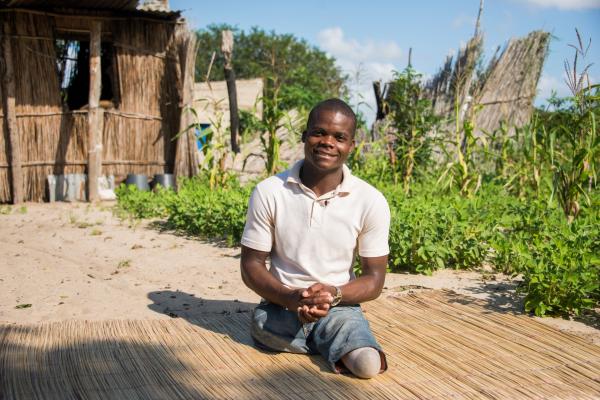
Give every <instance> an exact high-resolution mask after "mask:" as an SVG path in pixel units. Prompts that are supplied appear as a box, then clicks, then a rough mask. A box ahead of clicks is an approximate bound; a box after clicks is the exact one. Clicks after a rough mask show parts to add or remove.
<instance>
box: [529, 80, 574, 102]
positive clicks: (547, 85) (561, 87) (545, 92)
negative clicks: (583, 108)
mask: <svg viewBox="0 0 600 400" xmlns="http://www.w3.org/2000/svg"><path fill="white" fill-rule="evenodd" d="M552 91H555V92H556V94H557V95H558V97H565V96H568V95H569V94H570V93H569V89H568V88H567V85H566V84H565V82H564V80H563V79H562V78H557V77H556V76H553V75H548V74H542V76H541V77H540V81H539V82H538V87H537V96H536V97H535V104H537V105H542V104H546V100H548V99H549V98H550V96H551V95H552Z"/></svg>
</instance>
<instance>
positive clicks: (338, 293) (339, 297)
mask: <svg viewBox="0 0 600 400" xmlns="http://www.w3.org/2000/svg"><path fill="white" fill-rule="evenodd" d="M334 288H335V296H333V301H332V302H331V307H335V306H337V305H338V304H340V303H341V301H342V289H340V288H339V287H338V286H334Z"/></svg>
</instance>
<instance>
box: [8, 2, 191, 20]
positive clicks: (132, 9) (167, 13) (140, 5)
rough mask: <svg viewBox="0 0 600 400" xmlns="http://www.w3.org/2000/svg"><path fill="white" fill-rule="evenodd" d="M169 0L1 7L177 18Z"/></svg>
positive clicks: (15, 4) (13, 3)
mask: <svg viewBox="0 0 600 400" xmlns="http://www.w3.org/2000/svg"><path fill="white" fill-rule="evenodd" d="M168 3H169V2H168V0H144V1H138V0H0V8H26V9H40V10H46V11H56V10H66V9H70V10H94V11H117V12H127V13H135V14H138V15H148V16H154V17H159V18H167V19H177V18H179V17H180V16H181V13H180V12H179V11H173V10H170V9H169V4H168Z"/></svg>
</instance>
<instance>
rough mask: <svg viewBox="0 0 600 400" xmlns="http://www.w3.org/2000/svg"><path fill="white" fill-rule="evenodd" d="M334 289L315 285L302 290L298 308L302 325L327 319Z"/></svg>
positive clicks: (318, 284) (320, 284)
mask: <svg viewBox="0 0 600 400" xmlns="http://www.w3.org/2000/svg"><path fill="white" fill-rule="evenodd" d="M332 290H333V291H335V289H334V288H332V287H331V286H328V285H324V284H322V283H315V284H313V285H311V286H309V287H308V288H306V289H304V290H302V292H301V294H300V301H299V307H298V318H299V319H300V322H302V323H309V322H316V321H318V320H319V319H321V318H323V317H325V316H326V315H327V313H328V312H329V309H330V308H331V302H332V301H333V295H332Z"/></svg>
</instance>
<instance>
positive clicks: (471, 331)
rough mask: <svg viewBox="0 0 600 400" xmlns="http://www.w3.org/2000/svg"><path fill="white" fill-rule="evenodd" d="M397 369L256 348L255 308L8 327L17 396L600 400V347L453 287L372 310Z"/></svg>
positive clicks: (2, 334)
mask: <svg viewBox="0 0 600 400" xmlns="http://www.w3.org/2000/svg"><path fill="white" fill-rule="evenodd" d="M366 309H367V314H366V315H367V317H368V319H369V321H370V323H371V326H372V328H373V330H374V332H375V334H376V336H377V338H378V340H379V341H380V343H381V345H382V346H383V348H384V349H385V351H386V353H387V355H388V363H389V370H388V371H387V372H386V373H385V374H382V375H379V376H378V377H376V378H374V379H372V380H369V381H365V380H360V379H355V378H352V377H349V376H341V375H335V374H333V373H331V372H329V369H328V367H327V365H326V364H325V362H324V361H323V360H322V359H321V358H320V357H318V356H311V357H308V356H303V355H293V354H273V353H266V352H261V351H259V350H256V349H255V348H253V347H252V346H251V341H250V337H249V335H248V323H249V318H250V313H233V314H230V315H206V316H205V317H199V318H198V319H195V320H191V319H184V318H177V319H171V320H143V321H95V322H86V321H69V322H58V323H47V324H38V325H26V326H24V325H20V326H19V325H3V326H1V327H0V328H1V331H0V368H1V370H0V384H1V386H0V389H1V392H0V398H5V399H61V400H62V399H203V398H210V399H213V398H215V399H259V398H260V399H344V400H347V399H369V400H371V399H405V398H406V399H414V398H422V399H434V398H436V399H447V398H459V399H462V398H469V399H471V398H501V399H521V398H543V399H551V398H556V399H571V398H577V399H579V398H581V399H591V398H595V399H598V398H600V347H598V346H595V345H592V344H588V343H586V342H584V341H583V340H581V339H579V338H577V337H575V336H571V335H568V334H565V333H561V332H559V331H557V330H555V329H552V328H550V327H547V326H545V325H543V324H541V323H538V322H536V321H535V320H533V319H531V318H528V317H525V316H514V315H510V314H502V313H498V312H493V311H489V310H487V309H486V308H485V307H484V303H480V302H478V301H477V300H472V299H468V298H466V297H462V296H458V295H455V294H453V293H452V292H440V291H436V292H423V293H420V294H415V295H407V296H403V297H399V298H387V299H381V300H378V301H376V302H372V303H368V304H367V305H366Z"/></svg>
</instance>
